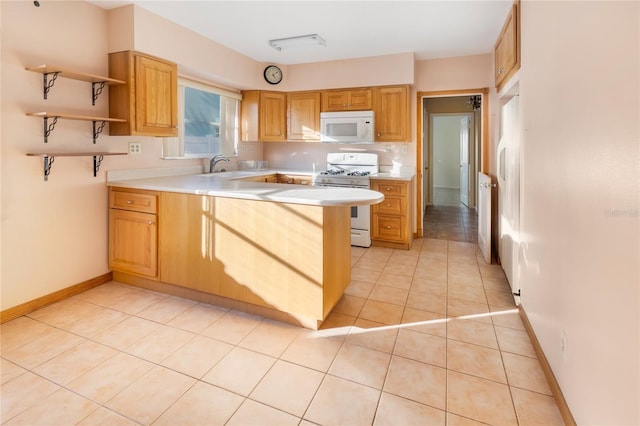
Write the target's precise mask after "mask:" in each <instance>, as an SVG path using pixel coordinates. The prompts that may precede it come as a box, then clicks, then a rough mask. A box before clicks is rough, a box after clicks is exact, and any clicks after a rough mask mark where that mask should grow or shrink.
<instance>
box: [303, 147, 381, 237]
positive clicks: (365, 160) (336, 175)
mask: <svg viewBox="0 0 640 426" xmlns="http://www.w3.org/2000/svg"><path fill="white" fill-rule="evenodd" d="M376 173H378V154H370V153H361V152H357V153H353V152H350V153H341V152H336V153H329V154H327V170H325V171H323V172H320V173H317V174H314V176H313V181H312V184H313V185H314V186H333V187H338V188H361V189H369V188H370V183H369V176H371V175H373V174H376ZM370 222H371V208H370V207H369V206H352V207H351V245H352V246H359V247H369V246H370V245H371V234H370V231H369V229H370V227H371V223H370Z"/></svg>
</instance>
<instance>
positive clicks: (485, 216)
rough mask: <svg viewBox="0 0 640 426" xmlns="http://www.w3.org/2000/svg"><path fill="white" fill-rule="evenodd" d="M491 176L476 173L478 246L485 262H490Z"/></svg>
mask: <svg viewBox="0 0 640 426" xmlns="http://www.w3.org/2000/svg"><path fill="white" fill-rule="evenodd" d="M491 188H492V185H491V177H490V176H488V175H485V174H484V173H478V195H479V197H478V246H480V251H481V252H482V256H483V257H484V261H485V262H486V263H491Z"/></svg>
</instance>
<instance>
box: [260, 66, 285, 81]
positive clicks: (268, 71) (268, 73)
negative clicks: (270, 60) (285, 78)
mask: <svg viewBox="0 0 640 426" xmlns="http://www.w3.org/2000/svg"><path fill="white" fill-rule="evenodd" d="M264 79H265V80H267V83H269V84H278V83H280V82H281V81H282V70H280V68H278V67H277V66H275V65H269V66H268V67H266V68H265V69H264Z"/></svg>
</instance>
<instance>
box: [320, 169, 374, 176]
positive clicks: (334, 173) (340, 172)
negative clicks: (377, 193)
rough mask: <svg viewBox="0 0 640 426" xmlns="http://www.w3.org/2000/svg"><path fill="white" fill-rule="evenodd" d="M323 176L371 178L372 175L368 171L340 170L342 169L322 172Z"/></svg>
mask: <svg viewBox="0 0 640 426" xmlns="http://www.w3.org/2000/svg"><path fill="white" fill-rule="evenodd" d="M320 174H321V175H331V176H339V175H346V176H369V175H370V174H371V172H370V171H368V170H349V171H347V170H340V169H331V170H325V171H324V172H320Z"/></svg>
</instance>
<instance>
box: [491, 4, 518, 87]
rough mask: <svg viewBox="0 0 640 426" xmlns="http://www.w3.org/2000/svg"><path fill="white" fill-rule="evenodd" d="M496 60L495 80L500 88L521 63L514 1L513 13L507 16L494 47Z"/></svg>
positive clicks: (516, 6) (516, 11)
mask: <svg viewBox="0 0 640 426" xmlns="http://www.w3.org/2000/svg"><path fill="white" fill-rule="evenodd" d="M494 60H495V66H494V68H495V69H494V72H495V82H496V87H497V88H498V90H500V89H501V88H502V86H503V85H504V83H506V82H507V81H508V79H509V77H511V75H512V74H513V73H514V72H515V71H516V70H517V69H518V68H519V65H520V61H519V55H518V5H517V3H514V5H513V7H512V8H511V13H509V16H507V20H506V21H505V23H504V26H503V27H502V31H501V32H500V35H499V36H498V41H497V42H496V46H495V49H494Z"/></svg>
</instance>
